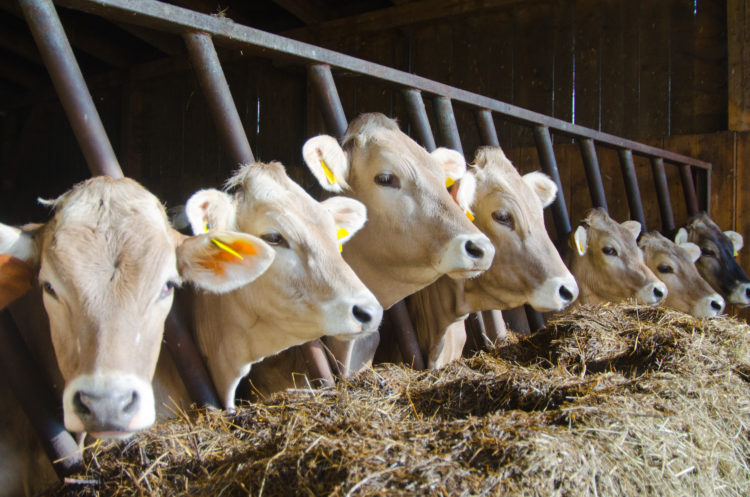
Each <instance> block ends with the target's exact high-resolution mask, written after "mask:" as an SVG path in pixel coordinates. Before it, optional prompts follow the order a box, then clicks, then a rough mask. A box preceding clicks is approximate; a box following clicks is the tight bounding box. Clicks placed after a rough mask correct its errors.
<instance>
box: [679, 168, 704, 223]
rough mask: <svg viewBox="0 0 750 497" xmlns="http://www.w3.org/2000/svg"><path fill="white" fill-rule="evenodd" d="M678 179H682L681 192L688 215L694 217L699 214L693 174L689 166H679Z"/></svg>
mask: <svg viewBox="0 0 750 497" xmlns="http://www.w3.org/2000/svg"><path fill="white" fill-rule="evenodd" d="M680 177H681V178H682V191H683V193H684V194H685V205H686V206H687V211H688V215H690V216H694V215H695V214H698V212H700V207H699V206H698V197H697V195H696V194H695V184H694V183H693V173H692V170H691V168H690V166H689V165H687V164H680Z"/></svg>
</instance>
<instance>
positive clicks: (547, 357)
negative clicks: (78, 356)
mask: <svg viewBox="0 0 750 497" xmlns="http://www.w3.org/2000/svg"><path fill="white" fill-rule="evenodd" d="M749 332H750V328H748V326H747V325H745V324H740V323H738V322H737V321H734V320H732V319H729V318H718V319H713V320H710V321H701V320H696V319H693V318H690V317H689V316H686V315H684V314H680V313H675V312H670V311H666V310H663V309H651V308H643V307H636V306H632V305H624V306H603V307H582V308H580V309H578V310H577V311H575V312H574V313H572V314H570V315H568V316H565V317H562V318H560V319H558V320H556V321H554V322H552V323H551V324H549V325H548V326H547V327H546V328H545V329H544V330H542V331H541V332H539V333H537V334H535V335H533V336H531V337H529V338H527V339H524V338H521V337H511V339H509V341H508V344H507V345H505V346H502V347H499V348H497V349H495V350H493V351H490V352H486V353H480V354H478V355H476V356H474V357H471V358H469V359H466V360H464V361H461V362H460V363H456V364H452V365H450V366H449V367H447V368H445V369H443V370H441V371H427V372H415V371H411V370H409V369H406V368H403V367H400V366H394V365H384V366H378V367H376V368H375V369H374V370H370V371H366V372H363V373H362V374H360V375H358V376H357V377H356V378H355V379H353V380H352V381H350V382H341V383H339V385H337V387H336V388H335V389H330V390H319V391H312V392H311V391H294V392H288V393H285V394H282V395H276V396H274V397H272V398H270V399H267V400H266V401H264V402H261V403H256V404H250V405H246V406H243V407H242V408H240V409H239V410H238V413H237V414H236V415H234V416H231V415H226V414H221V413H217V412H207V411H202V412H195V413H190V414H189V415H187V414H184V413H183V414H182V416H181V418H182V419H179V420H175V421H172V422H169V423H165V424H161V425H158V426H156V427H154V428H153V429H151V430H148V431H147V432H145V433H143V434H140V435H139V436H137V437H135V438H133V439H132V440H130V441H128V442H124V443H122V442H121V443H119V444H118V443H114V442H106V443H97V444H96V445H95V446H93V447H91V448H90V449H89V450H88V451H87V453H86V455H85V460H86V462H87V465H88V469H87V471H86V472H85V473H84V474H81V475H77V476H76V477H74V479H76V480H78V483H69V484H67V485H63V486H61V487H60V488H58V489H56V491H55V492H54V493H53V494H52V495H164V496H167V495H213V496H219V495H224V496H229V495H248V494H250V495H266V496H280V495H310V496H316V495H336V496H342V497H344V496H355V495H356V496H362V495H389V496H392V495H451V496H455V495H487V494H489V495H524V496H525V495H529V496H532V495H533V496H556V495H559V496H603V495H658V496H671V495H680V496H683V495H706V496H709V495H727V496H729V495H743V494H746V492H747V489H748V488H750V469H749V468H748V465H749V464H750V442H749V441H748V426H750V386H749V385H748V372H749V371H750V356H749V355H748V350H749V348H748V347H749V345H750V333H749Z"/></svg>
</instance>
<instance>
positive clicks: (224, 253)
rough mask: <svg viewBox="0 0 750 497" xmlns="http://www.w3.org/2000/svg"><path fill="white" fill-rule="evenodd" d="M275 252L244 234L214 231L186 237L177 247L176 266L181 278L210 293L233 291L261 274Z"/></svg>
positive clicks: (253, 237)
mask: <svg viewBox="0 0 750 497" xmlns="http://www.w3.org/2000/svg"><path fill="white" fill-rule="evenodd" d="M275 255H276V252H275V251H274V250H273V248H271V247H270V246H269V245H268V244H267V243H265V242H264V241H263V240H261V239H260V238H257V237H255V236H252V235H248V234H247V233H238V232H235V231H215V232H212V233H204V234H201V235H197V236H191V237H186V238H185V239H184V241H183V242H182V244H181V245H180V246H179V247H177V267H178V269H179V271H180V275H181V276H182V278H183V279H184V280H187V281H191V282H193V284H194V285H195V286H197V287H199V288H202V289H204V290H208V291H209V292H213V293H226V292H231V291H232V290H236V289H237V288H240V287H242V286H244V285H246V284H248V283H250V282H251V281H253V280H255V279H256V278H257V277H258V276H260V275H261V274H263V273H264V272H265V271H266V269H268V268H269V266H271V263H272V262H273V258H274V256H275Z"/></svg>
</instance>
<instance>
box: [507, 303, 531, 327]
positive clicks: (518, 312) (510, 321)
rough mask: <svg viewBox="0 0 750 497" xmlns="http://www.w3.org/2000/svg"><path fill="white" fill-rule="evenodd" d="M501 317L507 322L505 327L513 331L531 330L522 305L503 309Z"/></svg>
mask: <svg viewBox="0 0 750 497" xmlns="http://www.w3.org/2000/svg"><path fill="white" fill-rule="evenodd" d="M503 319H504V320H505V322H506V323H507V327H508V328H510V329H511V330H513V331H515V332H519V333H524V334H526V333H529V332H531V327H530V326H529V318H528V316H527V315H526V309H525V308H524V306H518V307H516V308H514V309H508V310H505V311H503Z"/></svg>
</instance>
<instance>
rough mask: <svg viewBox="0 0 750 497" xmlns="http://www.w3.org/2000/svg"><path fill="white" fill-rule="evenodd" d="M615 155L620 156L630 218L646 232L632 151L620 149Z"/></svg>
mask: <svg viewBox="0 0 750 497" xmlns="http://www.w3.org/2000/svg"><path fill="white" fill-rule="evenodd" d="M617 153H618V155H619V156H620V169H621V170H622V179H623V180H624V181H625V193H626V195H627V197H628V207H630V218H631V219H634V220H636V221H638V222H639V223H641V229H642V230H643V231H646V216H645V214H644V213H643V203H641V191H640V189H639V188H638V177H637V176H636V174H635V164H634V163H633V151H632V150H629V149H626V148H621V149H619V150H618V151H617Z"/></svg>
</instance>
